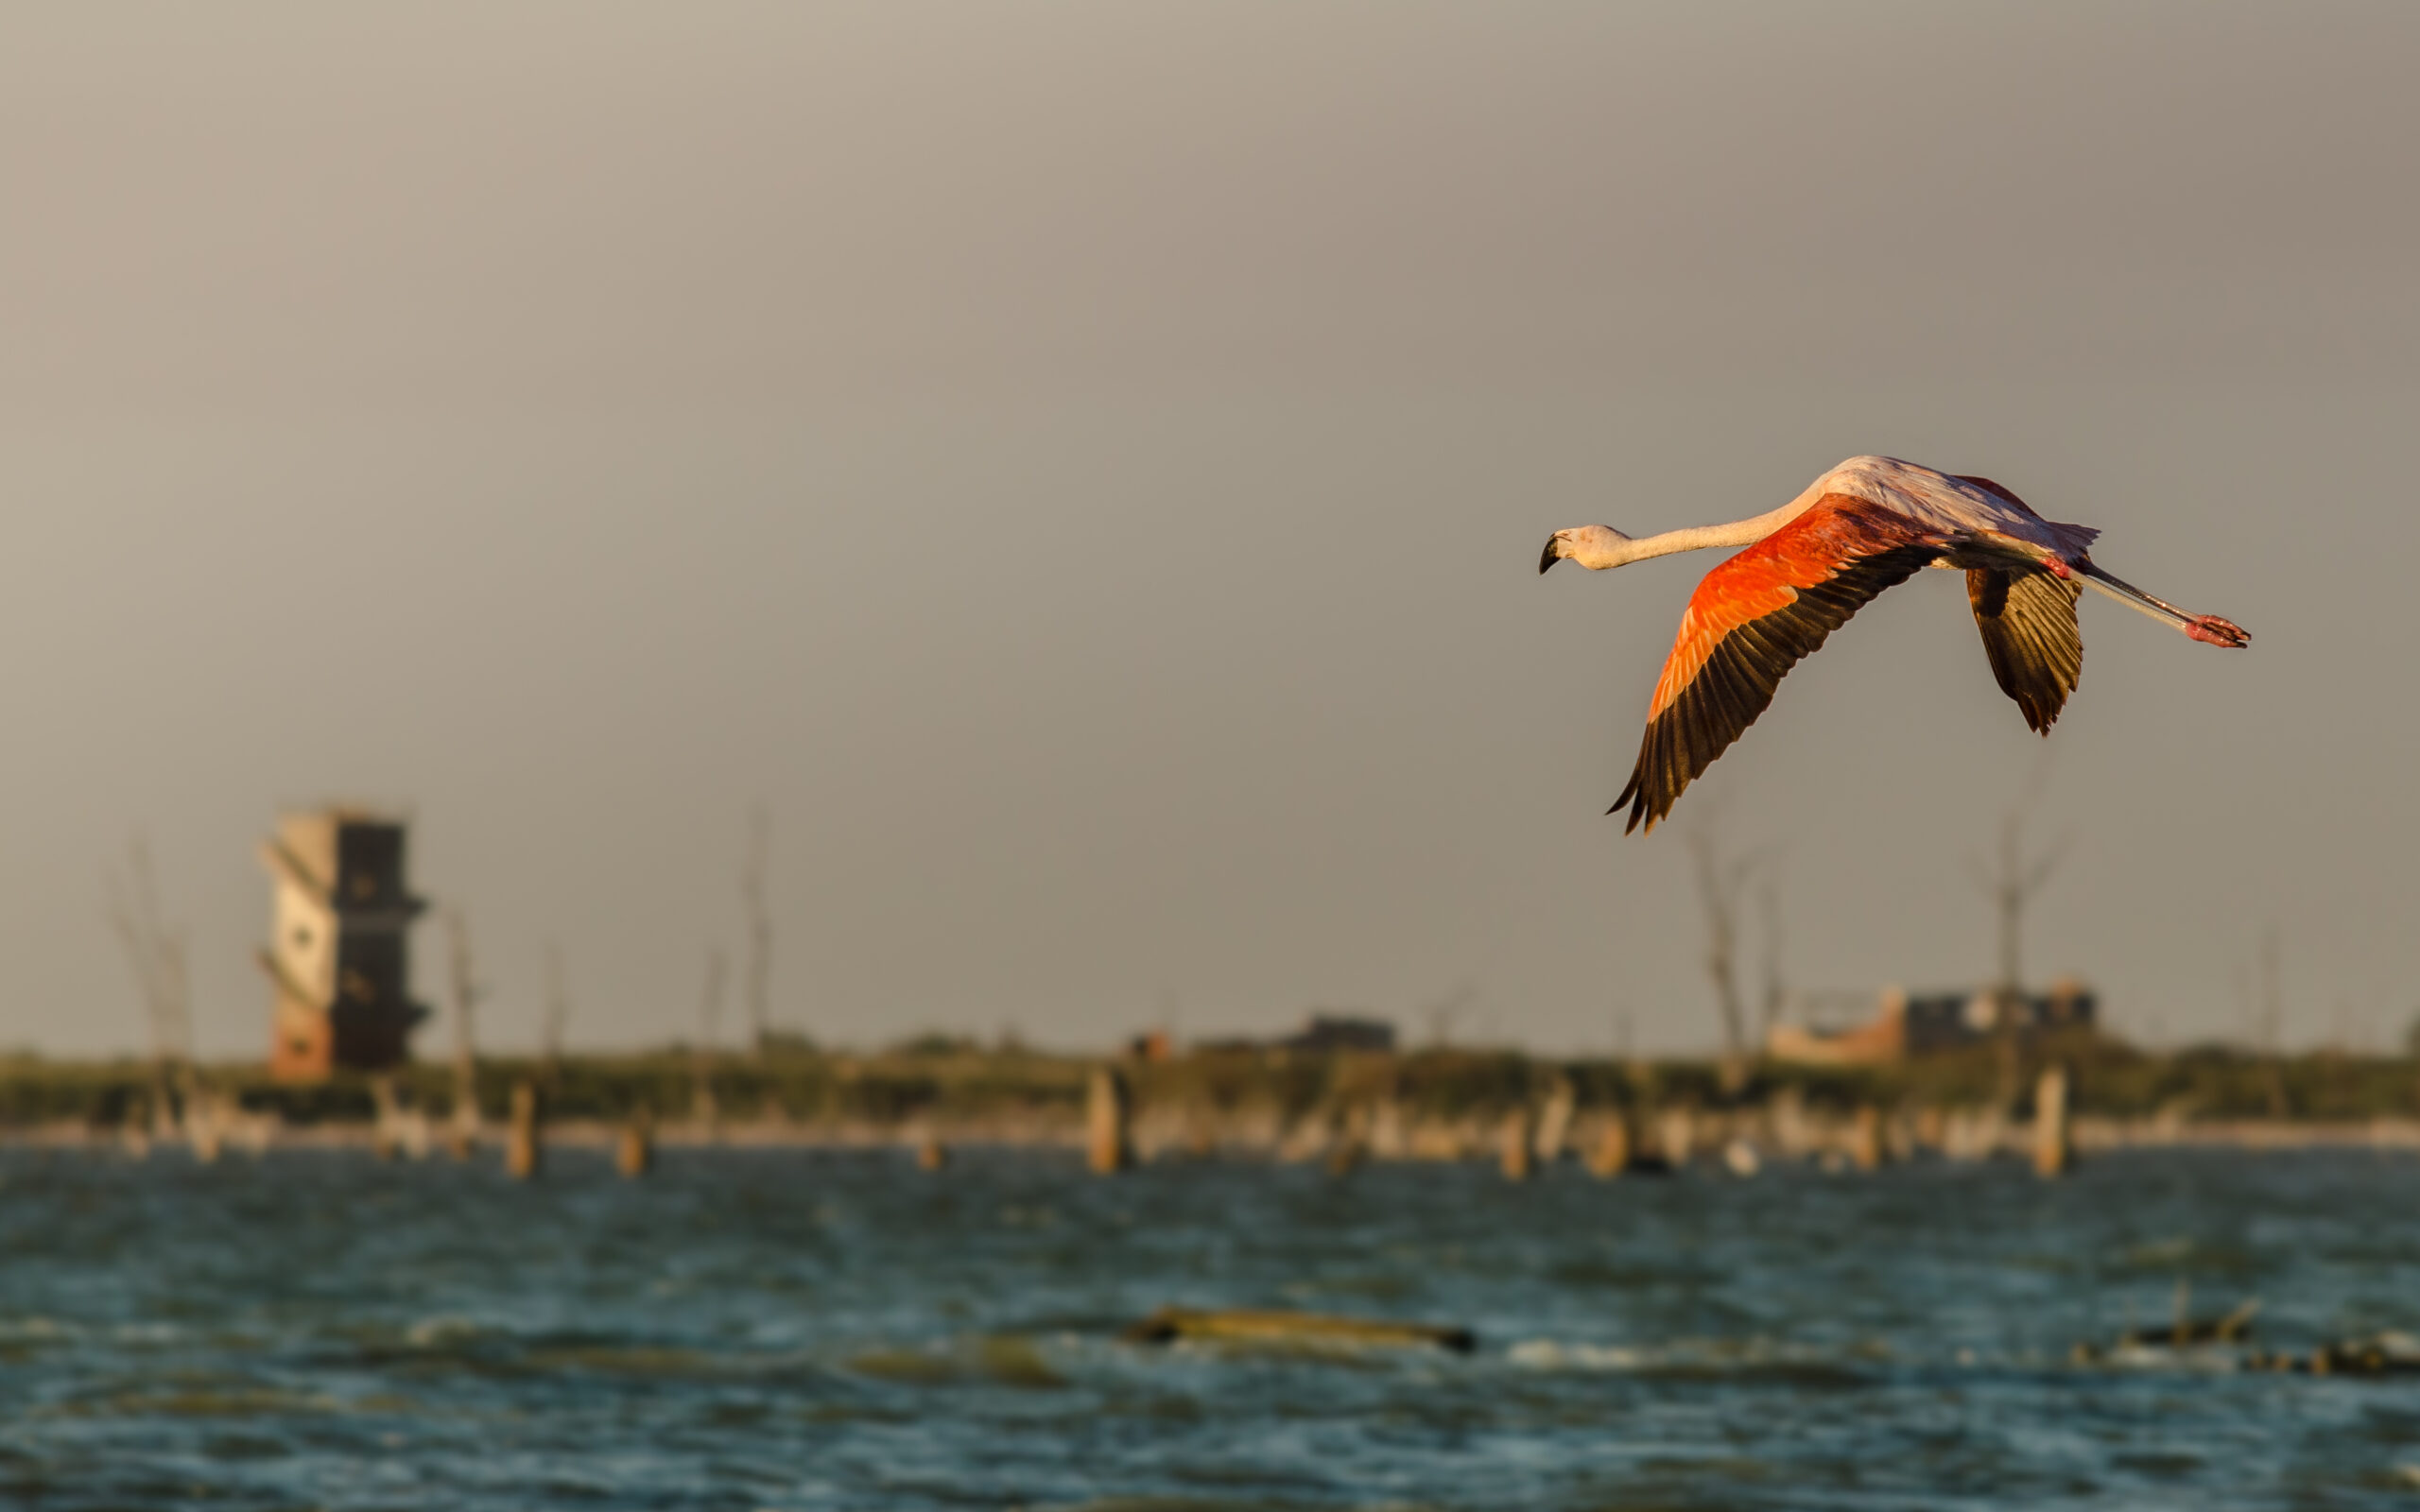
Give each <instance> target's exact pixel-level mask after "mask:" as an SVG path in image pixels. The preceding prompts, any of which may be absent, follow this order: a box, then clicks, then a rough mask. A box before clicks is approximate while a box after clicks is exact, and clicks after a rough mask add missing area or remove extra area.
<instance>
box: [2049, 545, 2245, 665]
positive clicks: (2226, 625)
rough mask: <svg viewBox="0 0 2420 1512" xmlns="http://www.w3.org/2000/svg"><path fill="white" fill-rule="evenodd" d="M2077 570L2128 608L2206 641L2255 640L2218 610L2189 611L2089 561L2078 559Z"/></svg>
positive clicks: (2235, 643)
mask: <svg viewBox="0 0 2420 1512" xmlns="http://www.w3.org/2000/svg"><path fill="white" fill-rule="evenodd" d="M2076 571H2077V572H2079V573H2081V574H2082V575H2083V580H2084V581H2085V582H2086V583H2088V584H2090V585H2091V586H2092V587H2093V588H2094V589H2096V590H2097V591H2099V592H2100V593H2104V594H2106V595H2107V596H2109V597H2111V598H2114V599H2116V600H2117V601H2118V603H2120V604H2123V605H2125V606H2126V607H2127V608H2128V609H2131V610H2137V611H2139V612H2141V613H2144V614H2148V615H2150V616H2151V617H2152V619H2155V620H2157V621H2159V622H2160V623H2161V624H2162V625H2165V626H2168V627H2169V628H2171V629H2176V630H2182V631H2183V632H2184V633H2185V634H2187V635H2188V636H2190V637H2191V638H2192V639H2194V640H2196V641H2200V642H2202V643H2204V644H2208V645H2223V646H2227V647H2229V648H2231V649H2240V648H2242V647H2244V646H2247V645H2250V644H2252V633H2251V632H2250V631H2248V630H2246V629H2244V628H2243V627H2241V626H2239V625H2237V624H2236V623H2234V622H2233V621H2232V620H2222V619H2221V618H2219V617H2218V616H2217V615H2216V614H2192V613H2188V612H2187V611H2186V610H2181V609H2178V608H2177V607H2176V606H2175V605H2173V604H2171V603H2169V601H2168V600H2166V599H2164V598H2154V597H2152V595H2151V594H2149V593H2144V592H2143V591H2142V590H2141V589H2139V588H2136V587H2135V585H2134V584H2132V583H2130V582H2128V581H2126V580H2125V579H2124V578H2122V577H2118V576H2113V575H2112V574H2109V573H2105V572H2103V571H2101V570H2100V568H2099V567H2097V566H2095V565H2093V564H2092V563H2091V562H2089V561H2084V562H2079V563H2077V564H2076Z"/></svg>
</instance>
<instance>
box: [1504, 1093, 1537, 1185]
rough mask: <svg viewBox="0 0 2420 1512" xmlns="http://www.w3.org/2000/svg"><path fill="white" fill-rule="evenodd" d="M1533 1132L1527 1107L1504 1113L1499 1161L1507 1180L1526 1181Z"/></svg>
mask: <svg viewBox="0 0 2420 1512" xmlns="http://www.w3.org/2000/svg"><path fill="white" fill-rule="evenodd" d="M1534 1137H1535V1136H1534V1133H1533V1130H1532V1128H1531V1125H1530V1110H1529V1109H1528V1108H1514V1109H1513V1111H1511V1112H1510V1113H1507V1114H1505V1115H1504V1132H1503V1134H1502V1136H1501V1145H1502V1151H1503V1153H1502V1155H1501V1157H1500V1161H1499V1163H1500V1164H1501V1165H1502V1167H1503V1171H1504V1179H1505V1180H1507V1181H1527V1180H1528V1179H1530V1167H1531V1159H1532V1158H1531V1154H1530V1142H1531V1141H1532V1139H1533V1138H1534Z"/></svg>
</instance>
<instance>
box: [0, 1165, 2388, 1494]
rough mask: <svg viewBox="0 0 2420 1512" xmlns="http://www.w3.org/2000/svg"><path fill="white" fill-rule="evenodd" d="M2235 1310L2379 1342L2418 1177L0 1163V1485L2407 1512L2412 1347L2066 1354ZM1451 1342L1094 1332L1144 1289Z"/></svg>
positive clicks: (2287, 1340) (2302, 1333) (2220, 1169)
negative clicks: (1277, 1341)
mask: <svg viewBox="0 0 2420 1512" xmlns="http://www.w3.org/2000/svg"><path fill="white" fill-rule="evenodd" d="M2179 1279H2186V1280H2189V1281H2190V1282H2191V1284H2192V1286H2193V1287H2194V1289H2195V1290H2194V1297H2195V1300H2196V1304H2197V1307H2196V1310H2197V1311H2200V1312H2205V1313H2209V1312H2217V1311H2222V1310H2223V1309H2224V1308H2225V1307H2227V1306H2230V1305H2232V1304H2233V1303H2235V1302H2236V1301H2238V1300H2239V1299H2240V1298H2242V1297H2248V1296H2257V1297H2261V1298H2262V1299H2263V1300H2264V1303H2265V1311H2264V1312H2263V1313H2262V1314H2261V1315H2260V1319H2259V1330H2258V1333H2259V1338H2260V1340H2261V1341H2262V1342H2264V1343H2266V1344H2268V1345H2270V1346H2272V1347H2278V1346H2284V1347H2291V1348H2297V1349H2308V1348H2309V1347H2310V1346H2311V1345H2313V1344H2315V1343H2318V1342H2320V1341H2322V1340H2324V1339H2327V1338H2333V1337H2338V1336H2342V1335H2346V1334H2352V1333H2360V1332H2370V1331H2374V1330H2378V1329H2385V1328H2399V1329H2406V1330H2415V1331H2420V1160H2413V1159H2412V1158H2411V1157H2409V1156H2377V1155H2368V1154H2341V1153H2340V1154H2327V1155H2319V1154H2302V1155H2265V1156H2245V1155H2241V1154H2232V1153H2227V1154H2221V1153H2210V1152H2204V1153H2164V1154H2145V1155H2132V1156H2123V1157H2113V1158H2110V1159H2107V1160H2100V1161H2097V1162H2093V1163H2090V1164H2087V1165H2086V1166H2085V1167H2084V1168H2083V1171H2082V1173H2081V1174H2080V1175H2078V1176H2077V1177H2075V1178H2074V1179H2072V1180H2070V1181H2067V1182H2064V1183H2060V1184H2056V1185H2046V1184H2042V1183H2039V1182H2036V1181H2035V1180H2033V1179H2032V1178H2031V1176H2030V1175H2028V1174H2027V1173H2026V1172H2025V1171H2024V1170H2023V1169H2022V1168H2021V1167H2018V1166H2016V1165H2014V1164H2002V1165H1993V1166H1988V1167H1972V1166H1966V1167H1953V1166H1949V1165H1945V1164H1940V1163H1927V1164H1919V1165H1916V1166H1912V1167H1906V1168H1901V1169H1897V1170H1893V1171H1890V1172H1886V1173H1883V1174H1880V1175H1878V1176H1874V1177H1845V1176H1825V1175H1823V1174H1820V1173H1818V1172H1815V1171H1812V1170H1805V1169H1785V1170H1773V1169H1771V1168H1769V1169H1768V1170H1767V1171H1766V1172H1765V1174H1764V1175H1762V1176H1760V1177H1756V1178H1755V1179H1754V1180H1749V1181H1739V1180H1733V1179H1729V1178H1725V1177H1717V1176H1714V1175H1711V1174H1690V1175H1686V1176H1684V1177H1678V1178H1674V1179H1668V1180H1646V1179H1630V1180H1625V1181H1622V1182H1618V1183H1613V1184H1600V1183H1597V1182H1593V1181H1591V1180H1589V1179H1588V1178H1586V1177H1584V1176H1582V1174H1580V1173H1579V1172H1577V1171H1575V1170H1570V1169H1560V1170H1556V1171H1552V1172H1549V1173H1547V1174H1546V1175H1545V1176H1544V1177H1541V1178H1540V1179H1538V1180H1536V1181H1533V1182H1531V1183H1530V1184H1529V1185H1527V1186H1522V1187H1513V1186H1509V1185H1507V1184H1506V1183H1504V1182H1503V1181H1501V1180H1500V1179H1498V1178H1497V1177H1495V1174H1494V1173H1493V1172H1492V1171H1491V1170H1488V1169H1487V1168H1485V1167H1482V1166H1479V1165H1476V1164H1474V1165H1470V1166H1437V1165H1401V1166H1374V1167H1367V1168H1364V1169H1363V1170H1362V1171H1360V1172H1358V1173H1357V1174H1356V1175H1354V1176H1353V1177H1350V1178H1348V1179H1345V1180H1342V1181H1338V1180H1334V1179H1331V1178H1329V1177H1326V1176H1324V1175H1323V1174H1322V1173H1320V1172H1319V1171H1317V1170H1313V1169H1307V1168H1300V1167H1280V1166H1271V1165H1267V1164H1261V1163H1254V1162H1245V1161H1205V1162H1199V1163H1190V1164H1166V1165H1158V1166H1154V1167H1151V1168H1149V1169H1146V1170H1143V1171H1140V1172H1137V1173H1133V1174H1131V1175H1129V1176H1126V1177H1118V1178H1116V1179H1114V1180H1098V1179H1094V1178H1090V1177H1085V1176H1084V1175H1083V1174H1082V1173H1081V1172H1080V1170H1079V1169H1078V1167H1077V1165H1076V1164H1075V1162H1074V1161H1073V1160H1071V1159H1068V1158H1065V1157H1062V1156H1058V1155H1042V1154H1032V1153H1007V1152H1000V1153H984V1152H979V1151H978V1152H961V1153H960V1155H959V1159H958V1160H957V1161H956V1163H955V1164H954V1165H953V1166H952V1167H951V1168H950V1169H949V1170H948V1171H947V1172H945V1173H943V1174H941V1175H939V1176H928V1175H925V1174H922V1173H919V1172H917V1171H916V1170H914V1169H913V1168H912V1167H911V1165H910V1163H909V1161H908V1160H907V1159H906V1158H905V1157H904V1156H900V1155H896V1154H891V1153H873V1154H870V1153H851V1154H836V1153H822V1152H805V1151H735V1150H732V1151H695V1152H683V1151H678V1150H676V1151H671V1152H668V1153H667V1154H666V1156H665V1158H664V1160H663V1161H662V1163H661V1165H660V1167H659V1169H658V1171H657V1173H656V1174H655V1175H654V1176H653V1177H649V1178H648V1179H647V1180H645V1181H643V1182H636V1183H632V1182H625V1181H621V1180H619V1179H617V1178H615V1177H614V1176H613V1175H612V1173H611V1172H610V1170H609V1169H608V1168H607V1165H606V1163H605V1160H604V1159H603V1157H602V1156H600V1155H596V1154H589V1153H583V1152H576V1151H574V1152H558V1153H557V1154H555V1155H554V1156H553V1157H552V1158H551V1160H550V1163H549V1166H548V1169H547V1171H546V1173H545V1176H544V1179H542V1180H540V1181H538V1182H536V1183H534V1184H531V1185H527V1186H518V1185H515V1184H513V1183H511V1182H509V1181H507V1180H506V1179H505V1178H504V1177H502V1175H501V1174H500V1173H499V1172H497V1171H496V1170H495V1169H494V1168H493V1164H492V1163H489V1164H479V1165H474V1166H470V1167H462V1166H456V1165H453V1164H450V1163H448V1162H445V1161H442V1160H439V1161H432V1162H429V1163H425V1164H419V1165H413V1164H392V1165H385V1164H379V1163H376V1162H375V1161H373V1160H371V1159H370V1158H369V1157H368V1156H366V1155H346V1154H338V1153H300V1152H296V1153H278V1154H272V1155H270V1156H269V1157H268V1158H267V1159H265V1160H245V1159H243V1158H240V1157H230V1158H229V1159H228V1160H227V1161H226V1162H224V1163H223V1164H221V1165H219V1166H216V1167H214V1168H209V1169H200V1168H197V1167H195V1166H194V1165H193V1164H192V1163H191V1162H190V1161H189V1160H186V1159H185V1158H183V1157H182V1155H173V1154H155V1155H154V1156H153V1157H152V1158H151V1159H150V1160H147V1161H144V1162H139V1163H137V1162H130V1161H127V1160H123V1159H120V1158H116V1157H109V1156H101V1155H95V1154H83V1153H75V1154H42V1153H34V1152H27V1151H14V1152H9V1153H8V1154H6V1155H0V1503H6V1504H9V1505H23V1506H29V1507H62V1508H65V1507H89V1508H101V1507H214V1508H215V1507H242V1508H251V1507H261V1508H271V1507H275V1508H300V1507H330V1508H337V1507H343V1508H354V1507H362V1508H367V1507H380V1508H389V1507H391V1508H405V1507H432V1508H436V1507H443V1508H532V1507H581V1508H590V1507H699V1508H733V1509H744V1508H759V1507H911V1508H923V1507H969V1506H973V1507H993V1506H1036V1507H1076V1506H1086V1507H1099V1508H1110V1507H1120V1508H1167V1509H1209V1508H1224V1507H1305V1508H1319V1507H1375V1506H1388V1507H1427V1506H1433V1507H1470V1508H1480V1507H1487V1508H1497V1507H1556V1508H1626V1507H1628V1508H1650V1507H1653V1508H1689V1507H1707V1508H1716V1507H1720V1508H1734V1507H1792V1508H1799V1507H1906V1508H1935V1507H1956V1506H1975V1507H1985V1506H1988V1507H2042V1506H2092V1507H2103V1506H2106V1507H2118V1506H2129V1507H2132V1506H2229V1507H2238V1506H2240V1507H2354V1506H2399V1507H2412V1506H2420V1378H2405V1379H2400V1380H2360V1379H2350V1378H2345V1377H2342V1376H2334V1377H2317V1378H2314V1377H2309V1376H2282V1375H2273V1374H2267V1373H2255V1372H2244V1371H2230V1370H2226V1369H2224V1368H2222V1366H2224V1365H2225V1363H2226V1356H2225V1355H2224V1353H2223V1352H2221V1353H2219V1354H2217V1355H2213V1356H2207V1357H2204V1358H2202V1359H2199V1360H2193V1361H2185V1362H2179V1363H2177V1364H2176V1365H2175V1366H2172V1367H2155V1366H2154V1367H2143V1366H2137V1367H2130V1368H2112V1367H2108V1366H2077V1365H2074V1364H2071V1363H2069V1360H2068V1350H2069V1347H2070V1346H2071V1345H2072V1344H2073V1343H2074V1342H2075V1341H2077V1340H2078V1339H2081V1338H2085V1337H2105V1336H2107V1335H2109V1334H2112V1333H2114V1332H2116V1331H2117V1330H2118V1329H2119V1328H2121V1327H2123V1326H2125V1325H2126V1324H2127V1323H2128V1322H2129V1321H2130V1320H2131V1321H2135V1322H2141V1323H2151V1322H2154V1321H2156V1320H2159V1319H2162V1318H2165V1317H2166V1316H2167V1315H2168V1314H2169V1308H2170V1305H2171V1296H2172V1293H2173V1289H2174V1287H2175V1284H2176V1282H2177V1281H2178V1280H2179ZM1167 1302H1184V1303H1193V1304H1200V1305H1225V1306H1262V1307H1271V1306H1273V1307H1299V1308H1310V1309H1319V1310H1326V1311H1333V1312H1342V1313H1352V1314H1362V1315H1368V1316H1382V1317H1399V1318H1406V1319H1419V1320H1429V1321H1437V1322H1452V1323H1461V1324H1466V1325H1468V1326H1470V1327H1473V1328H1475V1329H1476V1330H1477V1331H1478V1334H1479V1341H1480V1342H1479V1348H1478V1351H1477V1352H1476V1353H1474V1354H1472V1355H1469V1356H1455V1355H1449V1354H1443V1353H1433V1352H1426V1351H1421V1352H1404V1351H1365V1352H1360V1353H1338V1352H1329V1353H1300V1352H1297V1353H1284V1352H1270V1351H1266V1350H1262V1351H1250V1350H1236V1349H1216V1348H1204V1347H1197V1346H1181V1347H1178V1348H1176V1349H1167V1348H1161V1347H1152V1346H1145V1345H1132V1344H1126V1343H1121V1342H1119V1341H1118V1339H1117V1338H1116V1336H1115V1335H1116V1331H1117V1330H1118V1328H1119V1327H1120V1326H1121V1325H1122V1324H1124V1323H1126V1322H1128V1321H1131V1320H1132V1319H1133V1318H1135V1317H1137V1316H1139V1315H1141V1314H1144V1313H1147V1312H1149V1311H1150V1310H1151V1309H1152V1308H1154V1307H1157V1306H1159V1305H1161V1304H1163V1303H1167Z"/></svg>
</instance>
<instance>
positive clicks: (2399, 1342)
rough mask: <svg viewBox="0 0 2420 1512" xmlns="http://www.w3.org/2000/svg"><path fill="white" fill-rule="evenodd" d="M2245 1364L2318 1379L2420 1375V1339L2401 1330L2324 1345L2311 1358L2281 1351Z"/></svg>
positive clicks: (2313, 1351) (2308, 1355)
mask: <svg viewBox="0 0 2420 1512" xmlns="http://www.w3.org/2000/svg"><path fill="white" fill-rule="evenodd" d="M2244 1364H2245V1365H2246V1366H2249V1367H2250V1368H2252V1369H2255V1370H2283V1371H2299V1372H2302V1373H2304V1374H2308V1375H2314V1376H2409V1375H2420V1338H2415V1337H2413V1336H2412V1335H2411V1334H2409V1333H2405V1332H2400V1331H2398V1330H2393V1329H2390V1330H2388V1331H2386V1332H2382V1333H2371V1334H2365V1335H2363V1336H2361V1337H2359V1338H2352V1339H2341V1340H2339V1341H2337V1342H2336V1343H2334V1344H2323V1345H2321V1346H2320V1347H2319V1348H2318V1349H2313V1350H2311V1351H2310V1353H2308V1354H2307V1355H2297V1354H2290V1353H2288V1352H2287V1351H2285V1350H2282V1349H2280V1350H2278V1351H2276V1352H2275V1353H2273V1354H2259V1353H2255V1354H2254V1355H2252V1356H2251V1358H2249V1359H2247V1360H2246V1361H2245V1362H2244Z"/></svg>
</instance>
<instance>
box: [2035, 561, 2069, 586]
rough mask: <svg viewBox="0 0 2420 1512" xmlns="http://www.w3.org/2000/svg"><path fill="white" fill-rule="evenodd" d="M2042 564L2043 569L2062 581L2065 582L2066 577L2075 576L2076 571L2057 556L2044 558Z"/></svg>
mask: <svg viewBox="0 0 2420 1512" xmlns="http://www.w3.org/2000/svg"><path fill="white" fill-rule="evenodd" d="M2042 566H2043V569H2044V570H2045V571H2047V572H2048V573H2049V575H2050V576H2053V577H2056V578H2058V579H2059V580H2060V581H2062V582H2065V581H2066V579H2068V578H2070V577H2073V576H2075V573H2074V571H2073V570H2072V569H2071V568H2069V567H2068V566H2067V564H2066V562H2065V561H2063V560H2061V559H2060V558H2056V557H2045V558H2042Z"/></svg>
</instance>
